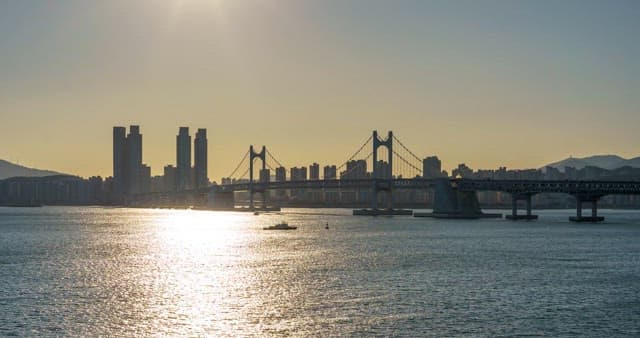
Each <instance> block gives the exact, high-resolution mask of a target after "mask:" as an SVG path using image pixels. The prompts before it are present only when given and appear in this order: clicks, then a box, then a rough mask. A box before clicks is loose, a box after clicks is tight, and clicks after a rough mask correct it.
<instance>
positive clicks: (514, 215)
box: [505, 194, 538, 221]
mask: <svg viewBox="0 0 640 338" xmlns="http://www.w3.org/2000/svg"><path fill="white" fill-rule="evenodd" d="M531 196H532V194H525V195H518V194H511V215H506V216H505V218H506V219H509V220H513V221H516V220H529V221H530V220H535V219H538V215H533V214H532V213H531ZM519 200H524V201H525V205H526V206H525V208H526V214H525V215H518V201H519Z"/></svg>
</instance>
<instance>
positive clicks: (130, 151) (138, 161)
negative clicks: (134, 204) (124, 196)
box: [125, 126, 142, 194]
mask: <svg viewBox="0 0 640 338" xmlns="http://www.w3.org/2000/svg"><path fill="white" fill-rule="evenodd" d="M125 143H126V150H125V154H126V155H125V159H126V160H125V161H126V174H125V177H126V179H125V181H126V185H127V192H128V193H129V194H138V193H140V192H141V191H142V190H141V189H142V182H141V174H142V172H141V171H142V134H140V126H129V134H128V135H127V139H126V142H125Z"/></svg>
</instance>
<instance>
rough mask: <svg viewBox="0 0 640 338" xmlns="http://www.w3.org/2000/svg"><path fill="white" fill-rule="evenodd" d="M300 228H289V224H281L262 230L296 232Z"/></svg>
mask: <svg viewBox="0 0 640 338" xmlns="http://www.w3.org/2000/svg"><path fill="white" fill-rule="evenodd" d="M297 228H298V227H295V226H289V224H287V222H281V223H278V224H276V225H271V226H268V227H264V228H262V230H295V229H297Z"/></svg>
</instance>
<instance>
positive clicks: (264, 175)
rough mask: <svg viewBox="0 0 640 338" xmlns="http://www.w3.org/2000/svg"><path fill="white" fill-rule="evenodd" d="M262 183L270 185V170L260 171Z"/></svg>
mask: <svg viewBox="0 0 640 338" xmlns="http://www.w3.org/2000/svg"><path fill="white" fill-rule="evenodd" d="M259 177H260V182H261V183H268V182H269V181H270V180H271V170H269V169H260V176H259Z"/></svg>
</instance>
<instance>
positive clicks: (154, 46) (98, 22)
mask: <svg viewBox="0 0 640 338" xmlns="http://www.w3.org/2000/svg"><path fill="white" fill-rule="evenodd" d="M639 60H640V1H634V0H630V1H605V0H601V1H587V0H578V1H563V0H559V1H543V0H535V1H515V0H508V1H507V0H505V1H478V0H470V1H458V0H456V1H449V0H447V1H402V0H395V1H391V0H389V1H375V0H363V1H344V0H336V1H327V0H322V1H301V0H280V1H276V0H273V1H268V0H262V1H258V0H256V1H239V0H146V1H145V0H140V1H135V0H109V1H97V0H96V1H88V0H78V1H62V0H59V1H41V0H34V1H28V0H0V158H2V159H6V160H10V161H14V162H15V161H19V162H20V163H21V164H24V165H28V166H33V167H39V168H46V169H53V170H58V171H62V172H67V173H72V174H78V175H82V176H89V175H95V174H100V175H103V176H108V175H111V173H112V162H111V161H112V152H111V151H112V149H111V147H112V139H111V137H112V127H113V126H114V125H126V126H128V125H129V124H139V125H140V126H141V130H142V133H143V135H144V136H143V144H144V150H143V159H144V162H145V163H147V164H149V165H150V166H151V167H152V172H153V173H154V174H157V173H160V172H161V171H162V167H163V166H164V165H165V164H174V163H175V142H176V140H175V136H176V134H177V132H178V127H179V126H182V125H184V126H189V127H191V128H192V134H193V133H195V129H196V128H198V127H205V128H207V129H208V134H209V174H210V177H211V179H213V180H217V181H219V178H220V176H223V175H226V174H228V173H229V172H230V171H231V170H232V169H233V167H234V166H235V164H236V163H237V162H238V161H239V159H240V158H241V157H242V155H243V154H244V153H245V152H246V150H247V148H248V146H249V144H255V145H258V146H260V145H262V144H265V145H267V146H268V147H269V148H270V149H271V150H272V152H273V153H274V154H275V155H277V156H278V157H279V158H280V159H281V160H282V162H284V163H283V164H285V165H287V166H293V165H308V164H310V163H311V162H313V161H317V162H319V163H320V164H321V165H324V164H327V163H336V164H339V163H341V162H343V161H344V160H346V158H347V157H348V156H349V155H350V153H351V152H353V151H354V150H356V148H357V147H358V146H359V144H360V143H361V142H362V141H363V140H364V139H366V137H367V136H368V135H369V134H370V132H371V130H373V129H378V130H379V131H380V132H383V133H386V131H387V130H389V129H391V130H393V131H394V132H395V133H396V135H397V136H398V137H399V138H400V139H401V140H403V142H404V143H405V144H406V145H408V146H409V147H410V148H412V150H414V151H415V152H416V153H417V154H418V155H419V156H426V155H432V154H437V155H438V156H439V157H440V158H441V159H442V160H443V165H444V167H445V169H447V170H449V169H450V168H451V167H453V166H455V165H457V164H458V163H460V162H466V163H467V164H468V165H469V166H471V167H472V168H494V167H498V166H501V165H506V166H507V167H511V168H514V167H515V168H524V167H538V166H541V165H543V164H546V163H548V162H551V161H556V160H560V159H562V158H564V157H567V156H569V155H573V156H586V155H591V154H602V153H615V154H619V155H622V156H626V157H634V156H638V155H640V61H639Z"/></svg>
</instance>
